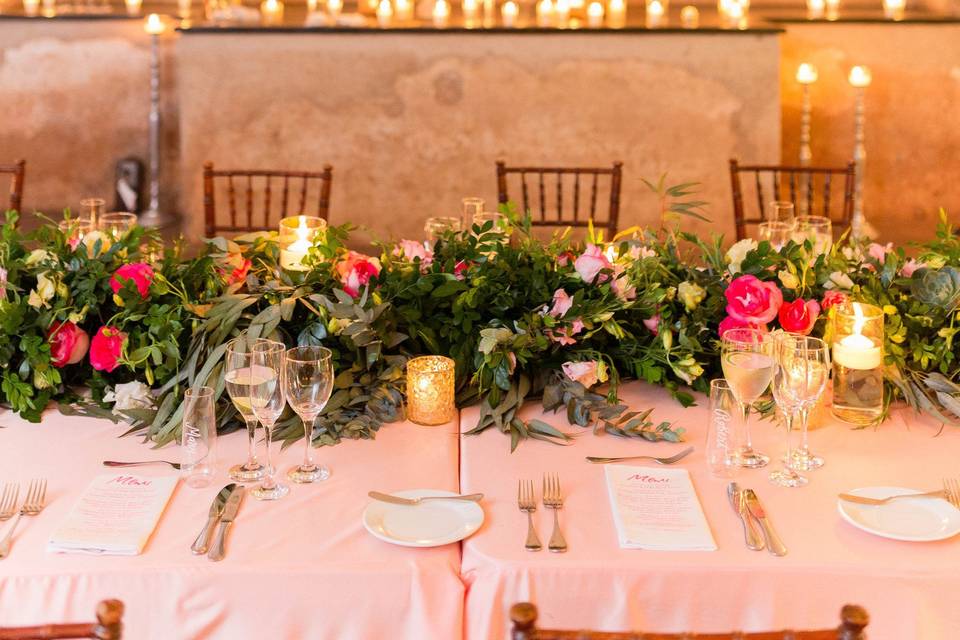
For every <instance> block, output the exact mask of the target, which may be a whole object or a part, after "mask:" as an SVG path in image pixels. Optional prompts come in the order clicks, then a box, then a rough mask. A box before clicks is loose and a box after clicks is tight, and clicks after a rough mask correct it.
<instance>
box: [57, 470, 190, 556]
mask: <svg viewBox="0 0 960 640" xmlns="http://www.w3.org/2000/svg"><path fill="white" fill-rule="evenodd" d="M178 481H179V477H178V476H166V477H143V476H137V475H133V474H129V473H121V474H107V475H102V476H98V477H96V478H94V480H93V482H91V483H90V485H89V486H88V487H87V488H86V489H85V490H84V492H83V495H81V496H80V499H79V500H78V501H77V503H76V504H74V505H73V508H72V509H71V510H70V513H69V514H68V515H67V519H66V521H65V522H64V523H63V524H61V525H60V527H59V528H58V529H57V530H56V531H54V533H53V535H51V536H50V541H49V542H48V543H47V551H51V552H55V553H92V554H103V555H120V556H135V555H137V554H139V553H140V552H141V551H143V548H144V547H145V546H146V544H147V540H148V539H149V538H150V535H151V534H152V533H153V530H154V529H155V528H156V526H157V522H158V521H159V520H160V515H161V514H162V513H163V510H164V508H165V507H166V506H167V502H168V501H169V500H170V496H171V495H173V490H174V488H176V486H177V482H178Z"/></svg>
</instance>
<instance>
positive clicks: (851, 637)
mask: <svg viewBox="0 0 960 640" xmlns="http://www.w3.org/2000/svg"><path fill="white" fill-rule="evenodd" d="M510 621H511V623H512V625H513V627H512V629H511V631H510V640H866V637H867V636H866V635H865V634H864V632H863V630H864V628H866V626H867V623H868V622H869V621H870V618H869V616H868V615H867V612H866V611H865V610H864V609H863V608H862V607H858V606H857V605H851V604H848V605H846V606H844V607H843V609H842V610H841V611H840V626H838V627H835V628H833V629H825V630H822V631H771V632H759V633H737V632H735V633H706V634H694V633H633V632H626V633H621V632H605V631H547V630H544V629H537V628H536V626H537V608H536V607H535V606H534V605H532V604H530V603H529V602H521V603H518V604H515V605H513V606H512V607H511V608H510Z"/></svg>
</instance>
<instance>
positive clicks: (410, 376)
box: [407, 356, 457, 425]
mask: <svg viewBox="0 0 960 640" xmlns="http://www.w3.org/2000/svg"><path fill="white" fill-rule="evenodd" d="M454 371H455V364H454V362H453V360H451V359H450V358H445V357H443V356H420V357H419V358H413V359H412V360H410V361H409V362H407V418H408V419H409V420H410V421H411V422H414V423H416V424H421V425H438V424H446V423H448V422H450V421H451V420H453V418H454V417H455V416H456V413H457V407H456V404H455V401H454Z"/></svg>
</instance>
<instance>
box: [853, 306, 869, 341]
mask: <svg viewBox="0 0 960 640" xmlns="http://www.w3.org/2000/svg"><path fill="white" fill-rule="evenodd" d="M865 324H867V318H866V316H864V315H863V308H862V307H861V306H860V303H859V302H854V303H853V333H854V334H856V335H858V336H859V335H862V334H863V325H865Z"/></svg>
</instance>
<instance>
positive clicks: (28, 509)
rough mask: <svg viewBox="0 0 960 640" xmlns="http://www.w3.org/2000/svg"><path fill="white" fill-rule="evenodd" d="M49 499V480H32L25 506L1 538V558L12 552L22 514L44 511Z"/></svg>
mask: <svg viewBox="0 0 960 640" xmlns="http://www.w3.org/2000/svg"><path fill="white" fill-rule="evenodd" d="M46 501H47V481H46V480H31V481H30V487H29V488H28V489H27V497H26V498H24V500H23V506H22V507H20V511H19V512H18V513H17V519H16V520H14V521H13V524H12V525H10V531H8V532H7V535H6V536H4V538H3V540H0V558H5V557H6V556H7V554H8V553H10V543H11V542H12V541H13V532H14V531H16V530H17V525H18V524H20V518H21V517H22V516H35V515H37V514H38V513H40V512H41V511H43V508H44V506H46Z"/></svg>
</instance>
